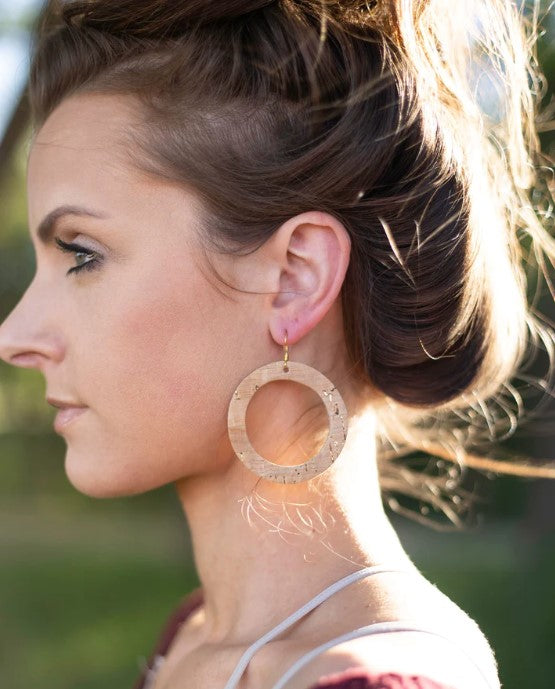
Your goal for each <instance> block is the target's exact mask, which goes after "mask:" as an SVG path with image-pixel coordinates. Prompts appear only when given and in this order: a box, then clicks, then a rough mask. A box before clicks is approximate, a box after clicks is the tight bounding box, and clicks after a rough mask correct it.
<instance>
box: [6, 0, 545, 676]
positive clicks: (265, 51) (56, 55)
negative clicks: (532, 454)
mask: <svg viewBox="0 0 555 689" xmlns="http://www.w3.org/2000/svg"><path fill="white" fill-rule="evenodd" d="M442 8H443V10H444V11H445V10H446V8H447V4H445V3H433V2H425V1H424V0H422V1H421V2H415V3H413V4H412V5H411V4H410V3H406V4H403V3H396V2H393V1H392V2H386V1H383V2H368V3H363V2H331V1H322V2H320V1H318V0H306V1H303V0H301V1H298V2H293V1H289V0H282V1H278V2H268V1H264V0H250V1H248V0H244V1H241V0H226V1H225V2H215V1H214V0H181V1H180V2H172V3H162V2H155V1H153V0H122V1H120V2H118V3H113V2H109V1H108V0H95V1H91V2H85V1H79V2H69V3H64V4H62V5H61V6H59V7H58V6H55V7H52V11H51V12H50V15H49V19H48V21H47V22H45V23H44V24H42V25H41V26H40V27H38V40H37V42H36V45H35V51H34V55H33V62H32V66H31V78H30V87H29V96H30V104H31V109H32V115H33V123H34V130H33V137H32V141H31V147H30V151H29V160H28V180H27V182H28V200H29V224H30V228H31V234H32V241H33V244H34V246H35V249H36V253H37V272H36V275H35V277H34V279H33V281H32V283H31V285H30V286H29V288H28V289H27V291H26V293H25V295H24V296H23V298H22V299H21V302H20V303H19V304H18V306H17V307H16V309H15V310H14V311H13V312H12V313H11V314H10V315H9V317H8V318H7V319H6V320H5V321H4V323H3V324H2V326H1V327H0V355H1V356H2V358H3V359H4V360H5V361H6V362H8V363H10V364H13V365H16V366H23V367H29V368H37V369H38V370H40V371H41V372H42V373H43V374H44V376H45V379H46V381H47V399H48V401H49V403H50V404H52V405H53V406H55V407H59V408H60V411H59V412H58V415H57V417H56V421H55V428H56V430H57V432H59V433H60V434H61V435H62V436H63V437H64V439H65V441H66V443H67V454H66V460H65V468H66V472H67V475H68V477H69V480H70V481H71V483H72V484H73V485H74V486H75V487H76V488H77V489H78V490H80V491H81V492H83V493H85V494H87V495H90V496H95V497H111V496H122V495H132V494H136V493H140V492H144V491H148V490H150V489H153V488H156V487H158V486H161V485H163V484H166V483H168V482H175V484H176V488H177V491H178V494H179V497H180V500H181V502H182V505H183V510H184V513H185V515H186V517H187V521H188V525H189V528H190V532H191V535H192V542H193V549H194V559H195V564H196V567H197V571H198V575H199V578H200V581H201V584H202V585H201V587H200V588H199V589H197V590H196V591H194V592H193V593H192V594H189V595H188V596H186V597H185V599H184V601H182V604H181V605H180V606H179V608H178V609H177V610H176V613H175V615H174V617H173V618H172V619H171V620H170V621H169V622H168V625H167V627H166V629H165V631H164V633H163V634H162V636H161V637H160V641H159V644H158V646H157V648H156V649H155V651H154V652H153V654H152V656H151V659H150V663H149V667H148V668H145V671H144V672H143V676H142V677H141V678H140V679H139V680H138V683H137V687H141V688H143V689H146V688H147V687H148V689H174V688H175V687H185V686H186V687H187V689H196V688H197V687H198V688H200V687H209V688H210V689H219V688H220V687H222V688H223V687H225V688H226V689H231V688H232V687H240V688H241V689H262V688H264V687H268V689H270V688H271V687H273V688H274V689H277V688H278V687H286V688H287V689H308V688H309V687H310V688H311V689H316V687H318V688H319V689H323V688H324V687H325V688H328V689H331V688H334V689H340V688H341V687H343V688H347V687H350V688H351V689H353V688H354V687H357V688H359V689H371V688H372V689H376V688H378V687H379V688H382V689H383V688H387V689H393V688H398V687H403V688H406V689H408V688H410V689H424V688H426V689H432V688H433V689H445V688H451V689H470V688H472V689H486V688H489V689H493V688H496V687H499V686H500V685H499V679H498V674H497V667H496V660H495V656H494V653H493V651H492V649H491V648H490V645H489V643H488V641H487V639H486V638H485V636H484V635H483V633H482V631H481V630H480V629H479V627H478V625H477V624H476V623H475V622H474V621H473V620H472V619H470V618H469V617H468V616H467V615H466V614H465V613H464V612H463V611H462V610H461V609H460V608H459V607H458V606H457V605H455V604H454V603H453V602H452V601H450V600H449V599H448V598H447V597H446V596H444V595H443V594H442V593H441V592H440V591H439V590H437V588H436V587H435V586H434V585H433V584H431V583H430V582H429V581H427V580H426V578H425V577H424V576H423V575H422V574H421V573H420V572H419V571H418V569H417V568H416V567H415V565H414V564H413V563H412V562H411V560H410V559H409V557H408V555H407V554H406V553H405V552H404V550H403V548H402V546H401V544H400V542H399V540H398V538H397V536H396V534H395V532H394V530H393V529H392V527H391V524H390V523H389V520H388V518H387V516H386V514H385V512H384V509H383V505H382V500H381V497H382V495H381V491H387V490H389V489H392V488H395V489H396V490H397V491H399V492H401V493H402V492H405V493H407V494H409V495H413V496H415V495H416V496H420V497H426V496H427V497H428V498H429V500H430V501H431V502H432V503H433V504H435V505H439V506H440V507H441V508H442V509H444V511H445V512H446V513H447V515H448V516H450V517H451V518H452V519H453V520H455V519H456V518H457V510H456V502H457V501H456V500H455V498H458V499H459V501H460V495H455V493H454V492H452V493H451V494H448V493H446V492H445V490H447V489H448V488H449V486H450V484H449V481H451V483H452V482H453V480H454V477H455V476H456V471H455V473H453V471H451V472H450V473H446V474H445V475H444V476H442V475H441V474H440V473H438V474H436V475H434V476H432V475H431V474H430V475H429V476H428V477H427V478H426V477H423V476H422V475H418V474H416V473H414V472H411V471H409V470H408V468H407V467H404V468H403V467H402V466H401V465H400V464H397V465H395V464H394V463H393V462H392V461H391V460H390V459H388V458H387V456H386V453H385V452H384V448H385V446H386V442H389V443H390V445H391V447H392V448H394V450H395V453H396V454H397V455H398V456H401V455H402V452H403V451H404V450H406V448H410V449H414V448H420V449H425V450H428V451H433V452H434V453H435V455H436V456H444V457H445V458H447V459H451V460H452V461H453V462H455V464H453V467H452V469H455V467H456V466H457V462H458V460H459V458H461V457H462V458H463V459H464V458H466V460H467V463H469V464H472V463H474V464H476V462H477V460H476V458H475V457H474V456H473V455H471V454H470V453H469V452H465V451H466V450H468V447H469V443H470V441H471V440H475V439H476V437H475V436H476V433H475V431H476V429H477V428H478V424H477V421H476V419H475V418H474V419H473V417H472V415H471V414H470V411H471V410H472V409H475V408H479V404H480V403H483V401H484V400H487V399H488V398H491V397H492V396H494V395H499V394H501V391H502V390H504V389H505V387H506V384H507V381H508V380H509V378H510V377H511V376H512V375H513V374H514V372H515V370H516V367H517V365H518V364H519V362H521V360H522V357H523V353H524V351H525V343H526V339H527V332H528V330H530V331H531V332H543V333H544V334H545V332H546V331H545V330H544V331H542V330H541V325H540V323H539V321H538V320H536V318H535V317H534V316H533V315H532V313H531V312H529V311H528V309H527V306H526V298H525V281H524V278H523V274H522V272H521V269H520V263H519V254H518V249H517V247H518V242H517V238H516V231H515V230H516V229H517V226H519V227H520V226H522V224H523V223H522V221H521V220H517V219H515V210H518V211H522V212H524V210H523V209H525V208H528V207H529V206H528V205H527V204H526V202H525V190H526V187H525V186H524V182H525V183H526V184H527V185H528V186H530V185H531V184H532V182H533V179H532V177H531V176H530V175H531V173H530V164H529V162H530V156H531V155H532V153H533V152H534V151H533V144H534V141H535V139H534V138H533V136H530V131H532V130H530V129H528V133H527V137H528V138H525V136H524V129H525V125H526V123H527V122H528V120H527V119H526V118H527V117H528V116H529V115H530V112H529V110H524V111H523V110H521V109H520V108H521V104H522V103H525V104H526V103H528V101H527V99H529V98H530V89H529V86H528V84H527V81H526V77H525V72H526V68H527V66H528V60H529V55H528V53H527V52H526V50H528V48H526V43H525V35H524V31H523V24H522V23H521V18H520V17H519V16H518V15H517V13H516V10H515V9H514V7H513V6H512V5H511V4H510V3H508V2H507V3H506V2H502V1H501V0H500V1H499V2H488V3H487V4H486V10H484V8H483V7H482V5H480V4H478V3H477V4H476V6H475V7H474V12H469V4H468V3H451V2H450V3H449V4H448V12H447V13H444V14H441V10H442ZM481 12H482V14H481ZM478 20H480V21H481V22H482V24H481V27H482V30H483V33H482V34H479V31H478V28H477V27H478V23H479V21H478ZM465 27H466V28H467V29H468V32H465V31H464V29H465ZM501 27H503V31H501V30H499V31H492V29H500V28H501ZM472 31H474V34H472ZM473 35H474V38H472V36H473ZM491 36H493V37H494V38H491ZM478 39H479V40H480V41H482V43H480V46H482V47H483V46H486V47H487V48H488V51H485V50H484V52H483V55H490V56H494V55H499V56H500V59H504V60H505V63H504V69H505V75H506V79H507V84H508V85H509V86H510V88H511V90H510V95H511V97H510V98H507V99H506V103H505V107H506V108H508V110H507V111H506V112H505V113H504V116H503V117H501V118H500V119H499V122H509V123H510V125H511V128H508V129H507V130H506V131H505V130H502V127H501V124H499V127H498V131H497V140H498V141H509V140H510V141H511V146H510V149H509V150H508V152H505V153H504V154H501V153H500V152H499V149H497V148H495V147H494V146H493V145H492V144H491V142H490V143H488V141H489V139H488V136H489V134H490V133H491V131H493V130H494V125H493V124H491V123H490V125H488V126H490V129H489V130H488V127H487V126H486V125H487V118H486V116H485V115H484V113H483V112H482V111H481V110H480V108H479V107H478V105H477V104H476V102H475V101H474V100H473V99H472V97H471V96H472V94H473V91H472V80H471V79H470V80H465V79H466V78H465V76H464V75H465V74H467V72H468V70H467V67H468V65H467V64H466V62H465V60H466V59H467V57H468V56H469V55H470V54H471V44H472V41H473V40H474V41H475V42H476V41H478ZM488 41H491V42H492V43H491V44H488ZM475 45H477V44H476V43H475ZM519 50H520V51H521V53H519ZM511 56H512V57H511ZM491 59H492V60H493V57H491ZM511 60H512V61H511ZM487 68H488V69H490V71H491V74H492V75H494V74H495V69H494V64H493V62H490V64H489V66H487ZM528 105H530V104H529V103H528ZM530 107H531V106H530ZM517 111H518V113H517ZM517 114H518V118H517V117H516V116H517ZM528 125H529V127H530V126H531V125H530V123H529V122H528ZM526 175H528V177H526ZM526 227H527V228H528V231H529V233H530V235H531V237H532V239H533V242H534V245H535V246H536V247H539V248H543V249H544V250H545V251H552V248H553V246H552V240H551V238H550V237H549V235H548V234H547V232H546V231H545V230H544V229H543V228H542V226H541V225H540V223H539V222H538V220H537V217H536V215H535V214H533V213H529V217H528V218H526ZM64 273H66V275H67V277H65V276H64ZM548 335H549V336H551V334H548ZM249 402H250V404H249ZM469 410H470V411H469ZM467 412H469V413H468V414H467ZM465 414H467V415H466V416H465ZM457 421H458V422H459V423H458V424H457V423H456V422H457ZM494 425H495V424H494ZM246 428H248V429H249V432H248V435H247V433H246ZM328 429H329V430H328ZM328 433H329V436H328ZM461 453H462V454H461ZM445 479H447V483H445ZM446 486H447V488H446ZM442 491H443V492H442ZM320 594H322V595H320ZM282 622H283V624H281V623H282Z"/></svg>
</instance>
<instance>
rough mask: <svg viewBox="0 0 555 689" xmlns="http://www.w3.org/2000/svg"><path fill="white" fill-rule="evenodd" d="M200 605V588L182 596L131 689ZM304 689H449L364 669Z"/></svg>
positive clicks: (142, 681) (138, 687) (137, 686)
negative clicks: (145, 665)
mask: <svg viewBox="0 0 555 689" xmlns="http://www.w3.org/2000/svg"><path fill="white" fill-rule="evenodd" d="M201 603H202V588H201V587H198V588H196V589H194V591H192V592H191V593H189V594H187V595H186V596H184V598H183V599H182V600H181V602H180V604H179V605H178V606H177V608H176V609H175V610H174V612H173V613H172V614H171V615H170V617H169V619H168V620H167V622H166V624H165V626H164V628H163V629H162V632H161V634H160V635H159V637H158V641H157V643H156V646H155V647H154V650H153V651H152V653H151V655H150V658H149V661H148V666H147V667H146V668H145V669H144V670H143V672H142V674H141V676H140V677H139V678H138V679H137V682H136V683H135V685H134V687H133V689H143V687H144V684H145V680H146V676H147V671H148V669H150V668H152V667H153V665H154V660H155V658H156V656H158V655H161V656H163V655H165V654H166V653H167V651H168V649H169V647H170V645H171V642H172V640H173V638H174V636H175V635H176V633H177V630H178V629H179V626H180V625H181V623H182V622H184V621H185V620H186V619H187V617H189V615H190V614H191V613H192V612H193V611H194V610H195V609H196V608H197V607H198V606H199V605H200V604H201ZM307 689H453V687H448V686H447V685H445V684H438V683H437V682H434V681H433V680H431V679H429V678H427V677H422V676H420V675H418V676H416V675H400V674H398V673H396V672H386V673H383V674H376V673H373V672H371V671H370V670H369V669H368V668H366V667H364V666H359V667H353V668H349V670H345V671H343V672H338V673H335V674H333V675H327V676H326V677H322V678H321V679H320V680H319V681H318V682H316V684H312V685H311V686H310V687H307Z"/></svg>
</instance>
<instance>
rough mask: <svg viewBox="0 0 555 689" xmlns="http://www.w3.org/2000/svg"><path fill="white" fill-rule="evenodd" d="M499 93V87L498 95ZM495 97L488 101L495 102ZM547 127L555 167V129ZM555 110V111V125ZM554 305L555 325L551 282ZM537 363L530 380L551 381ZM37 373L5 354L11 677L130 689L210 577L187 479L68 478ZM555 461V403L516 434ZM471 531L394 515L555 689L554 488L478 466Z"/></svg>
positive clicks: (21, 151) (7, 258)
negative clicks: (155, 484)
mask: <svg viewBox="0 0 555 689" xmlns="http://www.w3.org/2000/svg"><path fill="white" fill-rule="evenodd" d="M40 5H41V3H40V2H38V1H37V0H17V2H14V1H13V0H12V1H10V0H0V322H1V321H2V320H3V319H4V318H5V317H6V316H7V315H8V313H9V312H10V311H11V310H12V308H13V307H14V306H15V305H16V304H17V302H18V300H19V299H20V298H21V296H22V294H23V292H24V291H25V289H26V287H27V285H28V284H29V283H30V281H31V279H32V276H33V274H34V270H35V259H34V253H33V249H32V245H31V242H30V239H29V234H28V233H29V228H28V226H27V213H26V190H25V166H26V155H27V145H28V140H29V122H28V113H27V105H26V100H25V93H24V89H25V85H26V78H27V70H28V60H29V47H30V43H29V27H30V26H31V23H32V21H33V20H34V18H35V16H36V14H37V13H38V12H40V11H41V6H40ZM542 10H543V11H542V15H543V17H544V18H543V20H542V26H543V32H542V35H541V36H540V39H539V45H538V54H539V59H540V64H541V65H542V69H543V71H544V72H545V74H546V77H547V89H546V95H545V102H549V100H550V98H551V94H552V92H553V87H554V84H555V44H554V43H555V42H554V36H555V10H554V9H552V7H550V6H549V4H547V3H546V4H545V5H544V6H542ZM486 95H487V94H486ZM486 100H487V98H486ZM549 119H550V118H548V117H547V118H545V117H544V120H543V123H542V124H541V125H540V130H541V140H542V146H543V150H544V151H545V153H546V154H547V155H549V156H550V158H551V160H553V157H554V154H555V131H554V129H555V127H554V125H553V123H552V122H551V123H550V121H549ZM551 119H552V118H551ZM539 309H540V311H542V312H543V313H544V314H545V315H546V316H547V317H548V318H550V319H551V320H552V321H553V320H555V318H554V313H553V302H552V299H551V297H550V295H549V293H548V291H547V290H544V293H543V296H542V297H541V299H540V302H539ZM545 369H546V358H545V357H544V359H542V357H541V356H538V357H537V361H536V362H535V365H534V367H533V369H532V370H531V371H529V374H531V375H532V374H534V373H536V374H537V376H538V377H541V376H542V375H544V374H545ZM44 395H45V384H44V380H43V378H42V376H41V375H40V374H38V373H37V372H36V371H30V370H20V369H15V368H12V367H8V366H7V365H5V364H3V363H2V362H0V686H2V687H6V688H7V687H10V689H31V688H32V687H40V689H107V688H109V687H114V688H115V687H117V688H118V689H124V688H125V687H131V686H132V684H133V682H134V680H135V678H136V676H137V673H138V671H139V667H140V666H141V664H142V663H143V662H144V660H145V659H146V657H147V656H148V654H149V653H150V651H151V649H152V646H153V644H154V642H155V640H156V638H157V635H158V633H159V631H160V628H161V626H162V624H163V622H164V621H165V619H166V618H167V616H168V615H169V613H170V612H171V610H172V609H173V608H174V607H175V605H176V604H177V602H178V601H179V599H180V598H181V597H182V596H183V595H184V594H186V593H187V592H188V591H190V590H191V589H192V588H193V587H194V586H196V585H197V584H198V580H197V577H196V574H195V571H194V567H193V564H192V559H191V548H190V539H189V534H188V530H187V524H186V522H185V521H184V518H183V515H182V512H181V508H180V506H179V503H178V500H177V498H176V495H175V493H174V490H173V487H172V486H166V487H163V488H161V489H159V490H155V491H151V492H149V493H148V494H145V495H140V496H135V497H132V498H122V499H111V500H96V499H92V498H88V497H86V496H84V495H82V494H80V493H78V492H77V491H76V490H75V489H74V488H73V487H72V486H71V485H70V484H69V482H68V481H67V478H66V476H65V473H64V462H63V459H64V452H65V445H64V441H63V439H62V438H61V437H59V436H58V435H56V434H55V433H54V432H53V430H52V421H53V417H54V410H53V409H52V408H51V407H49V406H48V405H47V404H46V403H45V401H44ZM505 447H506V449H508V450H509V451H517V452H525V453H526V454H527V455H528V456H530V457H533V458H534V457H536V458H541V459H555V431H554V428H553V406H551V407H549V406H546V407H545V410H544V415H543V417H537V418H535V419H534V420H533V421H532V422H530V423H528V424H525V425H523V426H522V427H521V428H519V430H518V431H517V433H516V434H515V435H514V436H513V437H512V438H511V439H510V440H509V441H508V442H507V443H505ZM473 486H474V488H473V490H474V491H475V494H476V498H477V502H476V508H475V510H474V513H473V515H472V518H469V519H468V523H467V526H466V528H465V529H464V530H462V531H455V532H446V531H444V530H441V529H439V528H436V529H433V528H428V527H426V526H423V525H422V524H419V523H417V522H415V521H411V520H410V519H407V518H406V517H401V516H399V515H398V514H392V515H391V518H392V521H393V523H394V524H395V526H396V528H397V530H398V532H399V534H400V537H401V540H402V541H403V542H404V544H405V546H406V549H407V550H408V552H409V553H410V555H411V556H412V557H413V559H414V561H415V562H416V563H417V565H418V566H419V568H420V569H421V571H422V572H423V573H424V574H425V575H426V576H427V577H428V578H429V579H430V580H431V581H433V582H434V583H435V584H436V585H437V586H438V587H439V588H440V589H441V590H443V591H444V592H445V593H446V594H447V595H449V596H450V597H451V598H452V599H453V600H455V601H456V602H457V603H458V604H459V605H460V606H461V607H463V608H464V609H465V610H466V611H467V612H468V613H469V614H470V615H471V616H472V617H474V618H475V619H476V620H477V621H478V623H479V625H480V626H481V628H482V629H483V630H484V632H485V634H486V636H487V637H488V638H489V639H490V642H491V644H492V646H493V648H494V649H495V652H496V655H497V658H498V661H499V666H500V675H501V680H502V684H503V686H504V688H505V689H523V688H524V687H534V689H553V687H554V686H555V679H554V677H555V650H554V649H555V576H554V575H555V481H550V480H547V479H529V478H519V477H512V476H497V475H495V474H487V475H485V474H476V475H475V476H474V477H473Z"/></svg>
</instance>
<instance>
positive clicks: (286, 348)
mask: <svg viewBox="0 0 555 689" xmlns="http://www.w3.org/2000/svg"><path fill="white" fill-rule="evenodd" d="M288 361H289V346H288V344H287V330H286V331H285V342H284V343H283V370H284V371H286V372H287V371H289V366H287V362H288Z"/></svg>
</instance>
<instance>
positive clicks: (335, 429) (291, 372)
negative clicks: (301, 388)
mask: <svg viewBox="0 0 555 689" xmlns="http://www.w3.org/2000/svg"><path fill="white" fill-rule="evenodd" d="M283 347H284V356H283V361H273V362H272V363H270V364H266V365H264V366H261V367H260V368H257V369H255V370H254V371H252V372H251V373H250V374H249V375H248V376H246V378H243V380H242V381H241V383H240V384H239V386H238V387H237V389H236V390H235V392H234V393H233V395H232V397H231V401H230V403H229V408H228V414H227V426H228V434H229V439H230V441H231V445H232V447H233V449H234V451H235V453H236V455H237V457H238V458H239V459H240V460H241V461H242V462H243V464H244V465H245V466H246V467H247V469H249V470H250V471H252V472H253V473H255V474H257V475H258V476H261V477H262V478H265V479H267V480H268V481H274V482H275V483H300V482H301V481H307V480H309V479H311V478H314V477H315V476H318V475H319V474H321V473H323V472H324V471H326V469H328V468H329V467H330V466H331V465H332V464H333V462H335V460H336V459H337V457H338V456H339V455H340V453H341V451H342V450H343V446H344V445H345V441H346V439H347V416H348V415H347V408H346V407H345V403H344V401H343V398H342V397H341V395H340V394H339V391H338V390H337V388H336V387H335V385H333V383H332V382H331V381H330V380H329V379H328V378H326V376H325V375H324V374H323V373H321V372H320V371H318V370H316V369H315V368H312V366H307V365H306V364H301V363H300V362H297V361H289V347H288V345H287V331H285V343H284V345H283ZM274 380H290V381H295V382H297V383H301V384H302V385H306V386H307V387H309V388H311V389H312V390H314V391H315V392H316V393H317V394H318V396H319V397H320V398H321V399H322V401H323V403H324V406H325V407H326V411H327V413H328V422H329V433H328V436H327V438H326V441H325V443H324V445H323V446H322V448H321V449H320V451H319V452H318V453H317V454H316V455H314V457H311V458H310V459H309V460H308V461H306V462H304V464H294V465H289V466H281V465H280V464H275V463H274V462H271V461H270V460H268V459H265V458H264V457H262V456H261V455H259V454H258V452H256V450H255V449H254V448H253V447H252V445H251V443H250V441H249V439H248V436H247V430H246V413H247V407H248V405H249V402H250V401H251V399H252V397H253V395H254V394H255V393H256V391H257V390H259V389H260V388H261V387H262V386H263V385H266V383H270V382H271V381H274Z"/></svg>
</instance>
